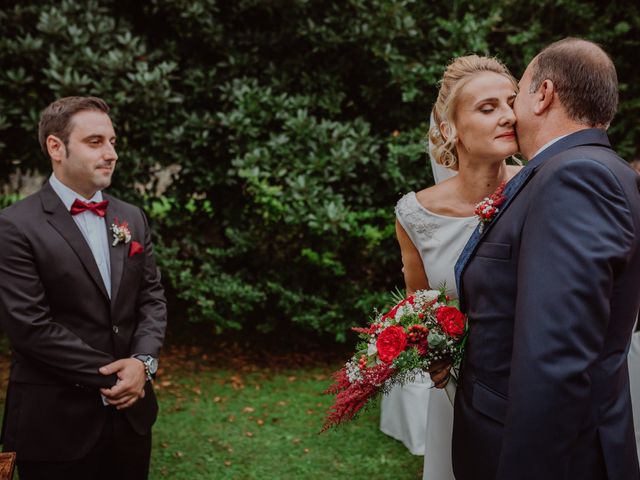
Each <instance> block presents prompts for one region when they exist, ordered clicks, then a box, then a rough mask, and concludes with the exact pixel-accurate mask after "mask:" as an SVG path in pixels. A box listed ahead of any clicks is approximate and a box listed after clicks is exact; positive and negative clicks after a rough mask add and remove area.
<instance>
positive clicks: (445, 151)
mask: <svg viewBox="0 0 640 480" xmlns="http://www.w3.org/2000/svg"><path fill="white" fill-rule="evenodd" d="M482 72H494V73H497V74H499V75H503V76H504V77H506V78H507V79H509V80H510V81H511V83H513V88H514V90H517V88H518V85H517V82H516V80H515V78H513V76H512V75H511V73H510V72H509V70H508V69H507V67H505V66H504V64H502V62H500V61H499V60H497V59H496V58H492V57H480V56H478V55H467V56H465V57H458V58H456V59H454V60H453V61H452V62H451V63H450V64H449V66H448V67H447V69H446V70H445V72H444V75H443V76H442V80H441V82H440V91H439V92H438V99H437V100H436V103H435V105H434V106H433V120H434V122H433V125H432V126H431V127H430V128H429V140H430V141H431V155H433V158H434V159H435V161H436V163H439V164H440V165H442V166H444V167H447V168H450V169H452V170H458V153H457V150H456V144H457V142H458V132H457V130H456V126H455V121H456V110H457V106H458V103H459V100H460V92H462V89H463V88H464V87H465V85H466V84H467V83H469V81H470V80H471V79H472V78H473V77H474V76H475V75H476V74H478V73H482ZM443 122H444V123H445V124H446V126H447V128H446V132H445V135H443V134H442V132H441V131H440V125H441V124H442V123H443ZM445 136H446V138H445Z"/></svg>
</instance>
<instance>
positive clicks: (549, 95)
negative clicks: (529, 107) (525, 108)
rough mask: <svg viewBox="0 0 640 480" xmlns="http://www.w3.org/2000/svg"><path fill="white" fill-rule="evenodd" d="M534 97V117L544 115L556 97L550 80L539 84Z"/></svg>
mask: <svg viewBox="0 0 640 480" xmlns="http://www.w3.org/2000/svg"><path fill="white" fill-rule="evenodd" d="M535 95H536V103H535V105H534V107H533V112H534V113H535V114H536V115H541V114H543V113H545V112H546V111H547V110H548V109H549V107H550V106H551V104H552V103H553V100H554V97H555V96H556V89H555V85H554V84H553V82H552V81H551V80H549V79H547V80H545V81H543V82H542V83H541V84H540V86H539V87H538V91H537V92H536V94H535Z"/></svg>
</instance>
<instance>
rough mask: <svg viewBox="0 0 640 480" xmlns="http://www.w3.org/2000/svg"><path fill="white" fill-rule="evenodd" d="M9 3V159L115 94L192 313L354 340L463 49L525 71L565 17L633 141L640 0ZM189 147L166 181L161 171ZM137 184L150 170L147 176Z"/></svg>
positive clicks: (133, 175) (125, 144)
mask: <svg viewBox="0 0 640 480" xmlns="http://www.w3.org/2000/svg"><path fill="white" fill-rule="evenodd" d="M3 5H5V6H3V7H2V9H1V10H0V34H1V35H0V61H1V62H2V64H3V66H4V68H3V69H2V70H1V71H0V92H1V93H0V158H2V160H3V161H2V163H1V164H0V173H2V174H3V175H7V174H8V173H10V172H12V171H13V170H14V169H15V168H17V167H20V168H22V169H26V168H38V169H39V170H40V171H44V172H46V171H47V170H48V165H47V161H46V160H44V158H43V157H42V154H41V153H39V147H38V145H37V139H36V134H35V132H36V124H37V119H38V116H39V111H40V110H41V109H42V108H43V107H44V106H46V104H48V103H49V102H50V101H52V100H53V99H54V98H56V97H59V96H63V95H71V94H82V95H85V94H93V95H98V96H101V97H103V98H105V99H107V101H108V102H109V103H110V104H111V106H112V109H113V110H112V118H113V119H114V122H115V125H116V130H117V132H118V135H119V136H120V140H119V154H120V165H119V168H118V172H117V174H116V175H117V176H116V178H115V181H114V185H113V188H112V190H114V193H116V194H118V195H120V196H121V197H123V198H125V199H128V200H131V201H134V202H136V203H138V204H140V205H142V206H144V208H145V209H146V210H147V212H148V213H149V215H150V217H151V219H152V221H153V222H154V228H155V233H156V243H157V250H158V257H159V261H160V263H161V266H162V269H163V273H164V276H165V279H166V286H167V288H168V292H169V294H170V297H171V299H172V305H173V306H174V310H175V311H176V312H178V313H179V318H188V319H189V320H191V321H206V322H211V323H212V325H213V326H214V328H215V329H216V330H217V331H222V330H224V329H229V328H233V329H239V328H243V327H251V328H258V329H259V330H263V331H266V330H271V329H274V328H277V327H281V326H288V325H291V323H292V322H293V323H294V324H296V325H300V326H303V327H305V328H308V329H311V330H313V331H317V332H320V333H329V334H332V335H334V336H335V337H336V338H338V339H344V338H345V331H346V328H347V326H348V325H351V324H353V323H358V322H360V321H362V320H364V315H366V312H368V311H369V310H370V308H371V306H372V305H374V304H379V303H380V302H381V301H382V299H383V296H384V294H385V292H387V291H389V290H391V289H392V288H393V287H394V286H396V285H401V284H402V276H401V274H400V259H399V254H398V249H397V246H396V244H395V240H394V228H393V205H394V204H395V202H396V201H397V199H398V198H399V196H400V195H401V194H402V193H404V192H406V191H409V190H414V189H419V188H423V187H425V186H428V185H429V184H430V183H431V182H432V179H431V174H430V172H429V168H428V166H427V163H428V162H427V157H426V154H425V153H424V150H425V148H424V141H425V133H426V129H427V122H428V115H429V110H430V106H431V105H432V103H433V101H434V98H435V95H436V92H437V81H438V79H439V78H440V76H441V74H442V71H443V69H444V66H445V65H446V64H447V63H448V61H449V59H450V58H452V57H454V56H457V55H461V54H466V53H470V52H476V53H480V54H496V55H498V56H499V57H500V58H501V59H503V60H504V61H505V62H506V63H507V65H508V66H510V67H511V68H512V70H513V72H514V73H515V74H516V76H517V75H519V74H520V73H521V72H522V71H523V69H524V67H525V65H526V64H527V62H528V61H529V60H530V59H531V58H532V56H533V55H534V54H535V52H536V51H538V50H539V49H540V48H541V47H542V46H544V45H545V44H547V43H549V42H550V41H552V40H555V39H557V38H561V37H563V36H566V35H568V34H575V35H582V36H584V37H586V38H590V39H593V40H595V41H598V42H600V43H601V44H602V45H603V46H604V47H605V48H606V49H607V51H608V52H609V53H610V54H611V55H612V57H613V59H614V61H615V63H616V65H617V67H618V72H619V77H620V82H621V105H620V113H619V115H618V117H617V119H616V121H615V123H614V125H613V126H612V128H611V130H610V133H611V136H612V138H613V140H614V143H615V144H616V146H617V147H618V149H619V151H620V152H621V153H623V154H624V155H627V156H630V155H633V154H635V153H636V149H637V147H638V144H639V143H640V137H639V136H640V133H639V132H638V130H637V129H635V128H634V126H635V119H636V118H637V116H638V113H639V112H638V110H639V109H640V100H638V99H640V95H639V89H640V86H639V82H638V81H637V79H638V78H637V74H636V73H635V67H634V61H633V58H634V55H635V52H636V51H637V49H638V46H639V43H640V40H639V39H640V36H639V35H638V27H639V24H640V16H639V15H638V10H639V7H638V5H636V4H634V3H632V2H622V3H611V4H609V5H604V4H601V3H600V2H596V1H595V0H589V1H577V0H563V1H553V2H551V1H548V0H544V1H541V0H536V1H534V0H526V1H524V2H517V4H516V2H515V1H513V0H500V1H498V2H495V1H493V2H489V1H486V0H476V1H474V2H466V3H462V2H453V3H450V2H416V1H411V0H351V1H349V2H330V1H321V0H312V1H308V0H286V1H285V0H280V1H276V2H264V1H260V0H241V1H236V2H222V1H216V0H194V1H189V2H186V1H184V0H150V1H148V2H124V1H123V0H87V1H86V2H74V1H72V0H62V1H53V0H24V1H21V2H14V4H13V5H9V6H7V4H6V2H5V3H4V4H3ZM175 165H178V166H179V167H180V171H179V172H178V173H177V174H176V175H177V176H176V177H175V178H174V182H173V183H172V184H171V185H170V186H169V187H168V189H162V191H161V189H158V188H156V185H155V184H152V185H151V186H149V185H148V182H149V178H150V172H156V171H158V170H161V169H163V168H165V167H168V166H175ZM141 185H147V187H146V188H141V187H140V186H141Z"/></svg>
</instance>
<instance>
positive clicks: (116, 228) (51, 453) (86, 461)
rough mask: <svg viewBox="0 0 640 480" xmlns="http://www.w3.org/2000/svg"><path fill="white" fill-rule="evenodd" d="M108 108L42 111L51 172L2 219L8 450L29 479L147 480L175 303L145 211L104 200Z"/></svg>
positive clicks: (111, 163)
mask: <svg viewBox="0 0 640 480" xmlns="http://www.w3.org/2000/svg"><path fill="white" fill-rule="evenodd" d="M108 112H109V107H108V106H107V104H106V103H105V102H104V101H103V100H101V99H99V98H94V97H67V98H62V99H60V100H57V101H56V102H54V103H52V104H51V105H49V106H48V107H47V108H46V109H45V110H44V111H43V113H42V117H41V120H40V126H39V138H40V143H41V146H42V149H43V151H44V152H45V154H46V155H47V156H48V157H49V158H50V159H51V164H52V167H53V174H52V175H51V177H50V178H49V180H48V181H47V182H46V183H45V185H44V186H43V187H42V189H41V190H40V191H39V192H38V193H36V194H34V195H32V196H30V197H27V198H25V199H24V200H22V201H21V202H18V203H16V204H14V205H12V206H11V207H9V208H7V209H5V210H3V211H2V212H0V327H2V329H3V330H4V331H5V332H6V334H7V335H8V337H9V340H10V343H11V348H12V365H11V375H10V380H9V387H8V391H7V399H6V410H5V415H4V423H3V426H2V440H3V442H4V448H5V449H6V450H10V451H15V452H17V464H18V473H19V475H20V478H21V480H29V479H45V478H46V479H58V478H60V479H65V480H67V479H102V478H105V479H106V478H117V479H144V478H147V475H148V468H149V457H150V452H151V426H152V424H153V423H154V421H155V419H156V415H157V410H158V406H157V402H156V399H155V396H154V393H153V389H152V387H151V382H150V380H151V378H152V375H153V374H154V373H155V371H156V369H157V358H158V355H159V352H160V348H161V346H162V343H163V340H164V334H165V326H166V302H165V298H164V292H163V289H162V286H161V284H160V275H159V272H158V269H157V267H156V263H155V260H154V257H153V247H152V244H151V235H150V231H149V225H148V223H147V219H146V218H145V216H144V214H143V213H142V211H141V210H140V209H139V208H137V207H134V206H133V205H130V204H128V203H125V202H123V201H121V200H118V199H116V198H114V197H111V196H109V195H107V194H103V192H102V190H103V189H104V188H106V187H108V186H109V184H110V183H111V175H112V174H113V171H114V168H115V165H116V161H117V159H118V157H117V155H116V151H115V138H116V137H115V133H114V130H113V126H112V124H111V120H110V118H109V115H108Z"/></svg>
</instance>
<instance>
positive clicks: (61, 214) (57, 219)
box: [40, 182, 109, 301]
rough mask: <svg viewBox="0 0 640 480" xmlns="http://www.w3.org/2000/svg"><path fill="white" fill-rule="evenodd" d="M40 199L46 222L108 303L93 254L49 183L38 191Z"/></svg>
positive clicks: (107, 295)
mask: <svg viewBox="0 0 640 480" xmlns="http://www.w3.org/2000/svg"><path fill="white" fill-rule="evenodd" d="M40 198H41V201H42V208H43V210H44V211H45V212H47V213H48V214H49V217H48V218H47V221H48V222H49V223H50V224H51V225H52V226H53V228H55V229H56V230H57V231H58V233H59V234H60V235H61V236H62V238H64V239H65V240H66V241H67V243H68V244H69V246H70V247H71V248H72V249H73V251H74V252H75V254H76V255H77V256H78V258H79V259H80V262H82V265H83V266H84V268H85V270H86V271H87V273H88V274H89V276H90V277H91V278H92V279H93V281H94V283H95V284H96V286H97V287H98V289H99V290H100V291H101V292H102V294H103V295H104V296H105V298H106V299H107V301H108V300H109V294H108V293H107V289H106V288H105V286H104V282H103V281H102V277H101V276H100V271H99V270H98V265H96V260H95V258H94V257H93V253H92V252H91V249H90V248H89V245H88V244H87V242H86V240H85V239H84V237H83V236H82V232H80V229H79V228H78V226H77V225H76V222H74V221H73V218H72V217H71V214H70V213H69V212H68V211H67V209H66V208H65V207H64V204H63V203H62V201H61V200H60V198H58V195H56V193H55V192H54V191H53V188H51V185H49V182H47V183H45V184H44V186H43V187H42V190H40Z"/></svg>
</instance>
